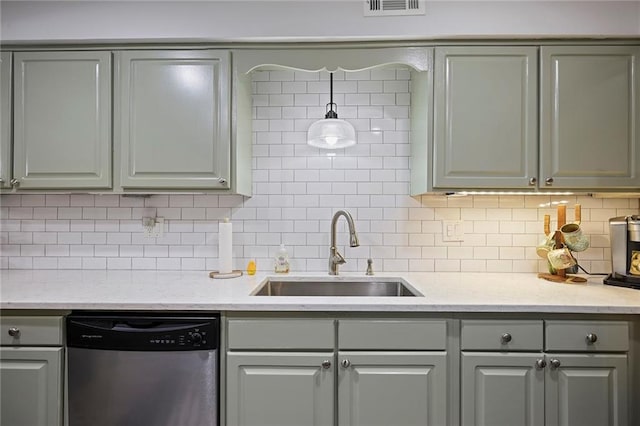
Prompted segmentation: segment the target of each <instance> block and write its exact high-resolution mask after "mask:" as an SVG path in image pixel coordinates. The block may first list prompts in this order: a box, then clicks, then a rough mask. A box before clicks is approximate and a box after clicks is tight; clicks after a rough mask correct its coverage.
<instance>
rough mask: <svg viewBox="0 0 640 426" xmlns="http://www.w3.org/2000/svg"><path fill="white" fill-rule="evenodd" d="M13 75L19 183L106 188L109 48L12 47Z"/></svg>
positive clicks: (33, 186) (15, 163)
mask: <svg viewBox="0 0 640 426" xmlns="http://www.w3.org/2000/svg"><path fill="white" fill-rule="evenodd" d="M13 75H14V89H13V92H14V102H13V119H14V127H13V131H14V140H13V142H14V143H13V159H14V161H13V175H14V177H15V178H16V179H17V183H18V185H19V187H20V188H25V189H65V188H87V189H93V188H102V189H106V188H110V187H111V53H110V52H91V51H78V52H67V51H50V52H15V53H14V55H13ZM3 102H4V100H3ZM3 137H4V135H3Z"/></svg>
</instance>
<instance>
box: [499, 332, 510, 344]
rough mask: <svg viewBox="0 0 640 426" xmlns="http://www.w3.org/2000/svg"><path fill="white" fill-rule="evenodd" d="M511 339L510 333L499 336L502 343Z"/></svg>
mask: <svg viewBox="0 0 640 426" xmlns="http://www.w3.org/2000/svg"><path fill="white" fill-rule="evenodd" d="M511 339H512V337H511V334H510V333H504V334H503V335H502V336H500V340H501V341H502V343H509V342H510V341H511Z"/></svg>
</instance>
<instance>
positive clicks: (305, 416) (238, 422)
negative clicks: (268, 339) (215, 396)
mask: <svg viewBox="0 0 640 426" xmlns="http://www.w3.org/2000/svg"><path fill="white" fill-rule="evenodd" d="M325 361H328V362H329V363H330V364H329V365H327V364H325V365H326V366H327V367H326V368H325V367H323V363H324V362H325ZM332 364H333V352H326V353H323V352H312V353H307V352H289V353H274V352H251V353H249V352H229V354H228V355H227V397H226V400H227V426H331V425H333V417H334V384H335V383H334V382H335V381H334V374H335V370H334V367H333V365H332Z"/></svg>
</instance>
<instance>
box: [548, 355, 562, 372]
mask: <svg viewBox="0 0 640 426" xmlns="http://www.w3.org/2000/svg"><path fill="white" fill-rule="evenodd" d="M549 364H551V369H552V370H555V369H557V368H560V360H559V359H555V358H554V359H552V360H551V361H549Z"/></svg>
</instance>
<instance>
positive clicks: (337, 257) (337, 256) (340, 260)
mask: <svg viewBox="0 0 640 426" xmlns="http://www.w3.org/2000/svg"><path fill="white" fill-rule="evenodd" d="M331 261H332V262H333V263H334V264H336V265H342V264H344V263H347V261H346V260H344V256H343V255H341V254H340V252H339V251H338V250H336V254H335V256H333V259H331Z"/></svg>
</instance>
